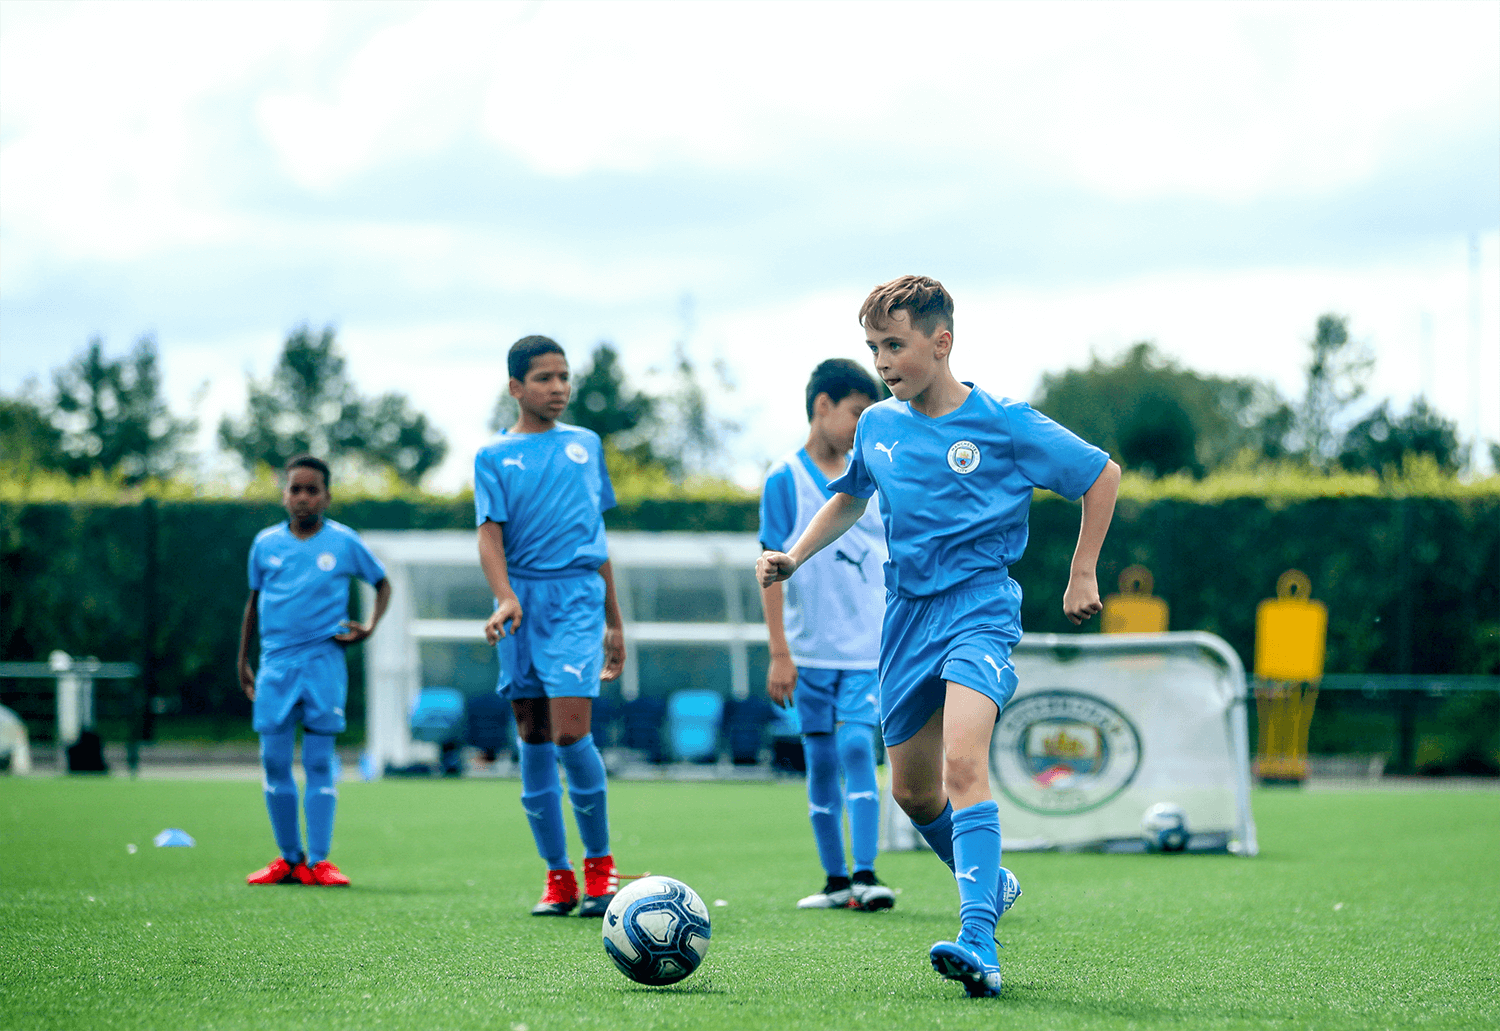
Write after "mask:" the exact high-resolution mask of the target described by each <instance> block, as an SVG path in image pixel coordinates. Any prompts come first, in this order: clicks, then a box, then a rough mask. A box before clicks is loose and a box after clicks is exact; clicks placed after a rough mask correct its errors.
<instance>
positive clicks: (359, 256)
mask: <svg viewBox="0 0 1500 1031" xmlns="http://www.w3.org/2000/svg"><path fill="white" fill-rule="evenodd" d="M905 272H922V273H926V274H930V275H934V276H936V277H938V278H940V279H942V280H943V281H944V283H945V284H946V285H947V286H948V287H949V288H950V290H951V291H952V292H953V293H954V294H955V296H956V298H957V303H958V309H957V322H958V325H957V330H958V332H957V343H958V346H957V349H956V351H955V356H954V368H955V372H957V373H958V374H959V375H960V376H961V377H962V378H965V379H973V380H976V381H978V382H979V383H981V384H982V385H984V386H986V387H987V388H989V389H990V390H991V391H992V392H995V393H1002V394H1008V395H1011V396H1018V397H1028V396H1031V395H1032V394H1033V393H1034V391H1035V389H1036V387H1037V384H1038V381H1039V380H1040V377H1041V376H1042V375H1043V374H1044V373H1045V372H1048V371H1058V370H1061V369H1064V368H1067V367H1069V366H1077V365H1081V364H1084V363H1086V362H1087V361H1088V359H1089V356H1090V355H1091V354H1094V353H1097V354H1100V355H1103V356H1112V355H1114V354H1116V353H1118V351H1119V350H1121V349H1122V348H1123V347H1125V346H1126V345H1128V344H1129V343H1131V342H1133V341H1136V340H1143V339H1149V340H1154V341H1156V342H1157V343H1158V344H1159V346H1160V347H1161V349H1162V350H1163V351H1165V352H1166V353H1167V354H1169V355H1171V356H1173V357H1174V358H1176V359H1177V360H1179V361H1180V362H1182V363H1183V364H1185V365H1187V366H1189V367H1192V368H1195V369H1199V370H1201V371H1204V372H1213V373H1219V374H1229V375H1254V376H1257V377H1261V378H1264V379H1267V380H1271V381H1273V382H1274V383H1275V384H1277V385H1278V386H1279V387H1280V388H1281V389H1282V390H1283V392H1285V393H1287V394H1294V393H1296V392H1297V391H1298V389H1299V386H1300V383H1301V380H1302V374H1303V373H1302V366H1303V364H1304V361H1305V354H1306V344H1307V340H1308V338H1309V337H1310V335H1311V333H1312V330H1313V326H1314V324H1315V322H1316V319H1317V316H1318V315H1319V314H1320V313H1323V312H1325V311H1332V312H1337V313H1340V314H1343V315H1346V316H1348V318H1349V320H1350V325H1351V328H1352V329H1353V331H1354V334H1355V335H1356V337H1358V338H1359V339H1360V340H1362V341H1364V342H1366V343H1367V344H1368V345H1369V346H1370V347H1371V349H1372V350H1373V351H1374V353H1375V354H1376V356H1377V361H1378V364H1377V367H1376V373H1375V379H1374V383H1373V388H1374V394H1375V396H1376V397H1386V396H1389V397H1391V398H1393V399H1394V400H1395V401H1396V404H1397V407H1398V409H1402V410H1404V408H1405V406H1406V404H1407V403H1409V401H1410V399H1411V398H1412V397H1413V396H1415V395H1417V394H1419V393H1425V394H1426V395H1427V396H1428V397H1430V398H1431V399H1432V400H1433V402H1434V403H1435V404H1436V405H1437V406H1438V407H1439V408H1440V409H1441V410H1442V411H1443V412H1445V413H1446V414H1448V415H1449V416H1450V417H1452V418H1454V419H1457V420H1458V421H1459V422H1460V424H1461V426H1462V428H1463V431H1464V432H1465V434H1467V435H1469V436H1471V437H1472V436H1473V435H1474V434H1475V433H1476V432H1477V433H1479V434H1481V435H1482V436H1484V437H1485V438H1487V439H1489V440H1497V439H1500V3H1494V2H1475V3H1458V4H1445V3H1433V2H1428V3H1422V4H1403V3H1393V2H1383V3H1359V2H1352V3H1336V4H1334V3H1329V4H1320V3H1291V4H1277V3H1257V4H1247V5H1240V4H1233V3H1218V4H1199V5H1188V4H1181V3H1172V4H1149V3H1124V2H1121V3H1109V4H1105V3H1084V2H1075V3H1053V4H1025V3H1007V4H982V3H966V4H957V5H945V4H940V3H926V4H905V3H869V2H865V3H855V2H844V3H835V4H799V3H755V4H737V3H698V4H690V3H668V4H656V3H631V2H619V3H607V4H595V3H566V2H557V3H555V2H546V3H537V2H531V3H519V4H506V3H496V4H478V3H436V4H416V5H411V4H383V3H363V4H353V3H343V4H320V3H278V4H261V3H255V4H243V5H241V4H233V3H207V4H201V3H200V4H188V3H172V4H145V3H130V2H114V3H108V4H61V3H45V4H29V3H21V2H16V0H7V2H5V3H3V4H0V390H3V391H6V392H12V391H15V390H18V389H20V388H21V386H22V384H23V383H24V382H25V381H26V380H27V378H28V377H36V378H38V379H40V380H42V381H43V382H44V383H45V381H46V380H47V378H48V376H49V374H50V371H51V370H52V369H54V368H56V367H58V366H59V365H61V364H63V363H64V362H65V361H67V359H68V358H69V356H71V355H72V354H73V353H75V352H76V351H77V350H78V349H79V348H80V347H82V346H83V345H84V344H85V343H86V342H87V341H88V339H89V338H90V337H91V336H94V335H96V334H98V335H101V336H102V337H103V338H104V340H105V342H106V345H107V347H108V348H110V349H111V350H114V351H123V350H125V349H126V348H127V347H128V346H129V345H130V344H131V343H132V342H133V341H134V340H135V339H136V338H137V337H139V336H140V335H142V334H144V333H151V334H154V335H155V337H156V339H157V341H158V343H159V345H160V348H161V351H162V355H163V363H164V366H165V371H166V375H167V379H168V387H169V392H170V397H171V400H172V403H173V405H174V407H175V408H176V409H177V410H178V411H179V412H180V413H184V414H189V413H190V414H193V415H195V416H196V417H198V418H199V419H200V420H201V421H202V423H203V424H204V425H205V427H211V426H213V425H215V424H216V423H217V421H218V419H219V417H220V416H221V415H222V414H224V413H226V412H229V413H238V412H239V411H240V410H241V409H242V406H243V404H244V397H245V377H246V374H247V372H249V373H253V374H255V375H265V374H266V373H267V372H268V371H269V370H270V368H271V366H272V363H273V362H274V360H275V357H276V355H277V353H278V352H279V349H280V346H281V343H282V341H283V339H284V337H285V335H286V332H287V331H288V330H289V329H291V328H293V327H295V326H296V325H298V324H300V323H302V322H310V323H312V324H313V325H314V326H315V327H319V326H323V325H330V324H331V325H333V326H335V327H337V329H338V332H339V338H340V340H341V342H342V345H343V347H344V349H345V351H346V353H347V354H348V356H349V358H350V367H351V370H352V372H353V375H354V377H355V379H356V381H357V383H358V385H359V387H360V388H361V390H362V391H364V392H365V393H371V394H373V393H377V392H383V391H386V390H400V391H404V392H406V393H408V394H409V395H411V397H412V398H413V400H414V402H415V403H416V404H417V406H418V407H420V408H422V409H423V410H425V411H427V412H428V413H429V414H430V415H432V416H433V417H434V418H435V420H436V421H437V422H438V424H439V425H440V426H441V427H442V428H443V429H444V430H445V432H446V433H447V434H448V437H449V440H450V442H451V444H452V446H453V454H452V457H451V458H450V459H449V461H448V463H447V464H446V465H445V466H444V467H443V469H442V470H441V471H440V473H439V475H438V476H437V477H436V478H435V481H434V482H435V483H436V484H437V485H439V486H444V487H453V486H457V485H458V484H460V483H462V482H463V481H465V480H466V479H467V478H468V475H469V464H470V462H471V456H472V453H473V450H474V448H475V447H476V446H477V445H479V444H480V443H481V442H482V440H483V438H484V437H485V435H486V431H485V422H486V420H487V418H488V415H489V412H490V410H491V407H492V405H493V403H494V399H495V397H496V395H497V394H498V393H499V391H500V390H501V389H502V387H503V380H504V372H503V369H504V362H503V356H504V351H505V348H506V347H507V346H508V345H509V344H510V343H511V342H512V341H513V340H515V339H516V338H517V337H519V336H521V335H524V334H526V333H532V332H542V333H547V334H549V335H552V336H554V337H556V338H557V339H558V340H560V341H561V342H562V343H563V344H564V346H566V347H568V348H569V349H570V351H571V353H572V354H573V355H574V357H575V364H581V361H580V360H581V359H584V358H585V357H586V354H587V352H588V351H589V349H591V348H592V347H593V346H594V345H595V344H596V343H597V342H599V341H601V340H609V341H612V342H614V343H615V344H616V346H617V347H619V349H620V350H621V352H622V354H623V355H624V359H625V363H626V368H627V369H628V370H629V372H630V373H631V374H632V376H633V377H634V378H635V380H636V381H637V383H638V384H640V385H645V386H650V385H652V384H654V383H657V382H658V380H656V379H654V378H653V373H652V370H654V369H659V368H661V367H662V366H663V364H664V362H665V361H666V360H667V358H668V357H669V356H670V354H671V351H672V347H673V345H674V343H676V342H677V341H679V340H686V341H687V343H688V347H689V351H690V353H691V354H692V355H693V356H694V357H695V358H696V359H697V360H698V361H699V362H700V363H702V364H703V365H705V366H708V365H711V364H712V363H714V362H716V361H722V362H723V363H724V365H725V367H726V368H727V369H728V371H729V374H730V379H731V381H732V383H733V389H732V390H731V391H728V392H724V393H721V394H719V395H718V396H717V398H716V404H717V406H718V408H719V410H720V411H721V412H722V414H724V415H726V416H730V417H733V418H735V419H737V420H739V421H740V422H741V423H742V424H743V426H744V432H743V433H742V434H741V435H740V436H739V437H738V438H737V440H736V442H735V444H734V449H733V454H732V456H731V461H728V462H727V463H726V468H732V469H733V470H734V471H735V472H736V474H737V475H739V476H740V477H741V478H745V479H750V480H753V479H754V477H755V475H756V471H757V470H758V469H759V468H761V467H762V463H763V462H764V461H765V460H766V459H768V458H771V457H773V456H775V455H777V454H779V453H781V452H782V451H784V450H786V449H788V448H790V447H794V446H795V445H796V444H798V443H799V442H800V439H801V435H802V433H803V432H805V422H804V420H803V417H802V415H801V411H800V408H801V401H800V394H801V388H802V385H803V383H804V382H805V379H806V376H807V373H808V371H809V370H810V368H811V366H812V365H813V364H814V363H815V362H816V361H817V360H819V359H822V358H825V357H831V356H836V355H843V356H848V357H852V358H856V359H860V360H863V359H864V358H865V352H864V348H863V337H862V334H861V332H860V330H859V327H858V325H857V323H856V321H855V313H856V311H857V309H858V307H859V303H860V301H861V300H862V299H863V298H864V295H865V293H866V292H867V291H868V290H869V288H870V287H871V286H872V285H874V284H875V283H878V282H881V281H884V280H887V279H890V278H892V277H894V276H896V275H899V274H902V273H905ZM208 440H209V436H208V435H207V434H206V433H205V442H207V441H208Z"/></svg>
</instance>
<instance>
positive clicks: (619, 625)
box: [599, 559, 625, 680]
mask: <svg viewBox="0 0 1500 1031" xmlns="http://www.w3.org/2000/svg"><path fill="white" fill-rule="evenodd" d="M599 575H600V576H602V577H603V578H604V671H603V672H602V673H600V674H599V679H600V680H618V679H620V674H621V673H623V672H624V671H625V621H624V620H623V619H621V618H620V599H619V596H618V595H616V594H615V567H614V566H612V565H610V563H609V559H605V560H604V565H602V566H600V567H599Z"/></svg>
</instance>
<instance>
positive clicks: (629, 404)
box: [563, 343, 658, 461]
mask: <svg viewBox="0 0 1500 1031" xmlns="http://www.w3.org/2000/svg"><path fill="white" fill-rule="evenodd" d="M657 407H658V405H657V401H656V399H655V398H653V397H649V396H647V395H646V394H643V393H640V392H639V391H634V390H631V389H630V388H629V387H628V386H627V385H626V381H625V370H624V369H623V368H621V367H620V353H619V352H618V351H616V350H615V348H614V345H612V344H608V343H601V344H600V345H599V346H598V347H596V348H594V354H593V356H592V358H591V360H590V363H589V367H588V369H587V371H585V372H584V374H583V375H582V376H580V377H578V379H576V380H574V382H573V399H572V400H571V401H570V402H569V403H568V411H567V414H566V415H564V416H563V418H564V419H565V420H566V421H568V422H571V423H573V424H574V425H576V426H584V427H587V428H588V429H591V430H593V431H594V432H595V433H597V434H599V436H600V438H601V439H603V440H607V441H609V442H610V443H612V444H614V445H615V447H616V448H618V449H619V450H621V451H623V452H625V453H626V454H629V455H631V456H632V457H635V458H637V459H639V460H642V461H650V459H651V457H652V456H651V443H650V440H649V439H648V438H649V430H650V428H651V426H652V425H653V424H654V422H655V420H656V414H657Z"/></svg>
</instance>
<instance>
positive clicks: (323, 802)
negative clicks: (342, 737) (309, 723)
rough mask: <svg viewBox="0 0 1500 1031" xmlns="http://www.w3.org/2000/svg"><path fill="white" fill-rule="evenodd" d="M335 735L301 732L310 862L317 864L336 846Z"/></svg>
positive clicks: (337, 794)
mask: <svg viewBox="0 0 1500 1031" xmlns="http://www.w3.org/2000/svg"><path fill="white" fill-rule="evenodd" d="M334 740H335V737H334V735H332V734H317V733H314V732H313V731H310V730H304V731H303V732H302V769H303V771H304V772H305V773H306V774H307V799H306V801H305V802H304V803H303V807H304V809H305V811H306V813H307V865H308V866H316V865H317V864H318V863H321V862H323V861H324V860H325V859H327V858H328V853H329V852H330V851H331V850H332V848H333V816H334V811H335V809H336V808H337V806H338V797H339V789H338V780H339V757H338V753H337V752H335V751H334V748H333V743H334Z"/></svg>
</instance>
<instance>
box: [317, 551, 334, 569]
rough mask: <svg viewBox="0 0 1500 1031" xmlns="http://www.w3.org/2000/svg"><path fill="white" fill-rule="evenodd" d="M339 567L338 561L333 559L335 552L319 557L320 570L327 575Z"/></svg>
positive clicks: (324, 553)
mask: <svg viewBox="0 0 1500 1031" xmlns="http://www.w3.org/2000/svg"><path fill="white" fill-rule="evenodd" d="M336 565H338V559H336V558H334V557H333V552H331V551H325V552H323V554H321V555H319V556H318V568H319V569H321V570H323V572H325V573H331V572H333V567H334V566H336Z"/></svg>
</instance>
